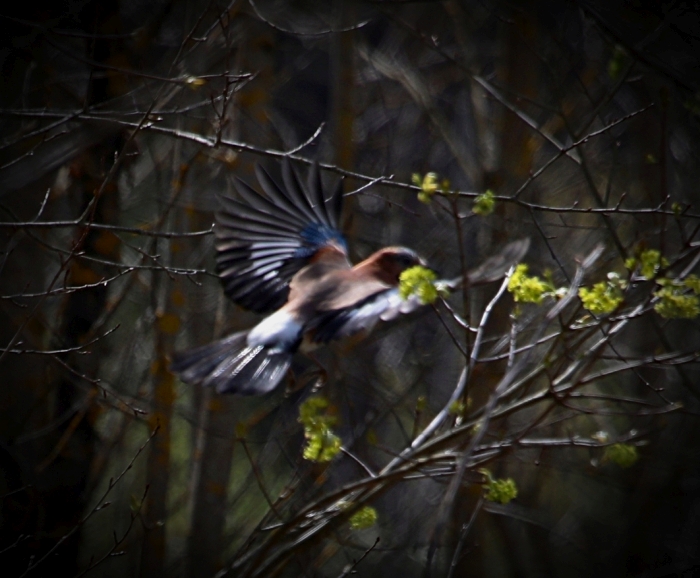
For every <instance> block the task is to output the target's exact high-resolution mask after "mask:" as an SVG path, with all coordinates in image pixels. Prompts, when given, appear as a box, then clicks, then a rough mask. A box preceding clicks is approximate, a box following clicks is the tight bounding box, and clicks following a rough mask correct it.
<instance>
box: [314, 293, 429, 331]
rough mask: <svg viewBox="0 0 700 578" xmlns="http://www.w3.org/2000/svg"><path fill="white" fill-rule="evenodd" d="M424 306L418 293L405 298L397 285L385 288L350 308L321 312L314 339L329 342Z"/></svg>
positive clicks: (369, 328)
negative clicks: (417, 295)
mask: <svg viewBox="0 0 700 578" xmlns="http://www.w3.org/2000/svg"><path fill="white" fill-rule="evenodd" d="M421 305H422V303H421V302H420V300H419V299H418V297H416V296H415V295H409V296H408V298H407V299H404V298H403V297H402V296H401V295H400V293H399V289H398V287H390V288H387V289H383V290H382V291H379V292H377V293H374V294H372V295H370V296H368V297H366V298H365V299H363V300H362V301H359V302H358V303H356V304H354V305H352V306H350V307H345V308H343V309H336V310H334V311H328V312H327V313H324V314H322V315H319V316H318V318H317V320H316V322H315V323H314V326H313V327H312V331H311V335H312V339H313V341H315V342H319V343H327V342H328V341H331V340H334V339H340V338H342V337H348V336H350V335H354V334H355V333H359V332H360V331H369V330H371V329H372V328H373V327H374V325H375V324H376V323H377V322H378V321H390V320H392V319H395V318H396V317H398V316H399V315H402V314H406V313H411V312H412V311H415V310H416V309H418V308H419V307H421Z"/></svg>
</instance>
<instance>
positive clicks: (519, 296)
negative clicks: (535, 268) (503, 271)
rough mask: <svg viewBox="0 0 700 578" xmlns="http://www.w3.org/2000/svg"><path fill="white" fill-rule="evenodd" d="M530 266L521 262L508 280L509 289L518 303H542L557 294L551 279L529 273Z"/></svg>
mask: <svg viewBox="0 0 700 578" xmlns="http://www.w3.org/2000/svg"><path fill="white" fill-rule="evenodd" d="M527 271H528V266H527V265H525V263H520V265H518V266H517V267H516V268H515V272H514V273H513V275H512V276H511V278H510V281H508V291H510V292H511V293H512V294H513V299H515V301H516V302H517V303H537V304H539V303H542V299H544V298H545V297H549V296H551V295H556V294H557V290H556V288H555V287H554V285H553V284H552V283H551V281H547V280H544V279H541V278H539V277H536V276H532V277H531V276H529V275H528V274H527Z"/></svg>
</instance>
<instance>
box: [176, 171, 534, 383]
mask: <svg viewBox="0 0 700 578" xmlns="http://www.w3.org/2000/svg"><path fill="white" fill-rule="evenodd" d="M256 176H257V179H258V182H259V184H260V186H261V187H262V190H263V191H264V193H265V195H263V194H261V193H259V192H257V191H256V190H255V189H253V188H252V187H250V186H249V185H248V184H246V183H245V182H244V181H242V180H240V179H236V189H237V190H238V193H239V198H240V200H239V199H236V198H233V197H231V196H228V195H225V194H224V195H221V197H220V200H221V209H220V210H219V211H218V213H217V215H216V224H215V227H214V231H215V237H216V240H215V246H216V271H217V273H218V275H219V277H220V278H221V281H222V283H223V286H224V291H225V293H226V295H227V296H228V297H230V298H231V299H232V300H233V301H234V302H235V303H237V304H238V305H240V306H242V307H244V308H246V309H250V310H252V311H254V312H256V313H262V314H266V315H267V316H266V317H264V318H263V319H262V321H260V323H258V324H257V325H256V326H255V327H253V328H252V329H249V330H246V331H240V332H238V333H234V334H233V335H229V336H228V337H224V338H223V339H220V340H218V341H214V342H213V343H209V344H207V345H203V346H200V347H196V348H194V349H190V350H188V351H184V352H177V353H175V354H174V355H173V359H172V363H171V369H172V370H173V371H174V372H175V373H177V374H178V375H179V377H180V379H181V380H182V381H184V382H186V383H192V384H194V383H200V384H202V385H204V386H212V387H214V388H216V391H218V392H220V393H236V394H241V395H260V394H264V393H267V392H269V391H272V390H273V389H275V388H276V387H277V385H279V383H280V382H281V381H282V379H283V378H284V376H285V374H286V373H287V370H288V369H289V367H290V366H291V363H292V358H293V356H294V354H295V353H296V352H297V351H298V350H301V351H310V350H312V349H314V348H315V347H318V346H320V345H323V344H325V343H328V342H330V341H332V340H335V339H340V338H343V337H348V336H350V335H354V334H357V333H360V332H367V331H369V330H371V329H372V327H373V326H374V325H375V324H376V323H377V322H378V321H380V320H383V321H388V320H391V319H393V318H395V317H397V316H398V315H400V314H402V313H408V312H411V311H413V310H415V309H416V308H418V307H419V306H420V305H421V303H420V301H419V299H418V298H417V297H416V296H414V295H410V296H409V297H408V298H403V297H402V296H401V295H400V293H399V277H400V275H401V273H402V272H403V271H405V270H406V269H408V268H410V267H413V266H416V265H421V266H423V267H427V263H426V262H425V261H424V260H423V259H422V258H421V257H420V256H419V255H418V254H416V253H415V252H414V251H413V250H411V249H408V248H406V247H387V248H384V249H380V250H379V251H377V252H375V253H373V254H372V255H370V256H369V257H368V258H366V259H365V260H364V261H362V262H360V263H358V264H356V265H352V263H351V262H350V260H349V258H348V251H347V244H346V241H345V238H344V237H343V235H342V233H341V232H340V230H339V219H340V214H341V211H342V203H343V195H342V182H339V183H338V184H337V186H336V187H335V189H334V190H333V191H332V193H331V194H330V195H328V196H326V195H325V194H324V191H323V186H322V183H321V178H320V175H319V170H318V165H316V164H314V165H313V166H312V168H311V169H310V171H309V175H308V182H307V183H306V184H303V183H302V182H301V180H300V178H299V176H298V175H297V173H296V171H295V170H294V169H293V167H292V166H291V164H290V163H289V161H288V160H287V159H284V161H283V162H282V184H280V183H278V182H276V181H275V180H274V179H273V178H272V177H271V176H270V175H269V173H268V172H267V171H266V170H265V169H263V168H262V167H261V166H259V165H258V166H256ZM519 243H520V244H519V245H518V246H513V247H511V245H514V244H511V245H509V246H508V247H511V250H510V255H509V251H508V247H506V250H505V251H504V253H505V254H506V255H505V257H502V258H501V261H503V260H505V261H506V262H507V263H508V266H510V263H511V262H512V261H514V260H517V259H518V258H519V257H520V256H522V254H523V253H524V251H525V250H526V249H527V245H525V247H524V249H523V247H522V244H523V242H519ZM497 257H498V256H497ZM513 257H515V259H513ZM492 260H493V258H492ZM485 265H488V264H484V265H482V266H481V267H480V268H479V269H478V270H475V275H473V279H472V276H470V278H469V280H470V281H474V282H479V281H481V282H483V281H488V280H491V278H493V277H494V273H496V275H495V277H498V276H502V275H503V273H504V272H505V270H506V269H507V267H504V266H503V264H502V263H499V262H494V263H492V266H486V268H485ZM499 267H500V268H499ZM486 269H488V271H487V270H486ZM460 282H461V278H460V279H459V280H454V281H452V282H448V283H447V284H448V286H450V287H454V286H456V285H458V284H459V283H460Z"/></svg>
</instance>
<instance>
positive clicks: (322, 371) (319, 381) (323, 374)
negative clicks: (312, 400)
mask: <svg viewBox="0 0 700 578" xmlns="http://www.w3.org/2000/svg"><path fill="white" fill-rule="evenodd" d="M307 356H308V357H309V359H311V361H313V362H314V363H315V364H316V365H317V366H318V377H317V378H316V381H315V382H314V386H313V388H311V391H312V393H316V392H317V391H318V390H319V389H321V388H322V387H323V386H324V385H326V383H327V382H328V371H326V368H325V367H323V365H322V364H321V362H320V361H319V360H318V359H316V356H315V355H314V354H313V353H308V354H307Z"/></svg>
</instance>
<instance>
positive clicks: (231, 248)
mask: <svg viewBox="0 0 700 578" xmlns="http://www.w3.org/2000/svg"><path fill="white" fill-rule="evenodd" d="M256 174H257V177H258V181H259V183H260V186H261V187H262V189H263V191H264V193H265V195H263V194H261V193H258V192H257V191H256V190H255V189H253V188H252V187H250V186H249V185H247V184H246V183H244V182H243V181H240V180H237V181H236V189H237V190H238V193H239V198H240V200H238V199H234V198H232V197H230V196H226V195H222V196H221V209H220V211H219V212H218V213H217V216H216V227H215V233H216V251H217V255H216V270H217V273H218V274H219V276H220V277H221V280H222V282H223V284H224V290H225V291H226V294H227V295H228V296H229V297H230V298H231V299H232V300H233V301H235V302H236V303H238V304H239V305H241V306H243V307H246V308H247V309H251V310H253V311H256V312H258V313H266V312H269V311H274V310H276V309H279V308H280V307H281V306H282V305H283V304H284V303H285V302H286V301H287V297H288V295H289V282H290V280H291V279H292V277H293V276H294V275H295V274H296V273H297V272H298V271H299V270H300V269H302V268H303V267H304V266H306V265H307V264H309V263H310V262H311V261H313V260H314V259H315V260H317V261H318V260H322V259H324V258H326V259H328V260H329V263H330V262H331V261H332V266H333V267H340V268H350V263H349V261H348V259H347V250H346V246H345V239H344V238H343V236H342V234H341V233H340V231H339V230H338V221H339V218H340V212H341V210H342V197H343V195H342V188H341V186H340V184H339V185H338V186H337V187H336V188H335V189H334V191H333V193H332V195H331V196H330V197H329V198H328V199H326V198H324V194H323V188H322V185H321V179H320V176H319V173H318V167H317V166H314V167H312V169H311V171H310V175H309V184H308V185H307V186H303V185H302V184H301V182H300V180H299V178H298V176H297V174H296V172H295V171H294V169H293V168H292V166H291V165H290V163H289V161H288V160H286V159H285V160H284V161H283V165H282V177H283V182H284V186H280V185H279V184H278V183H277V182H275V180H274V179H273V178H272V177H271V176H270V175H269V174H268V173H267V172H266V171H265V169H263V168H262V167H256ZM328 248H332V251H324V249H328Z"/></svg>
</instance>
